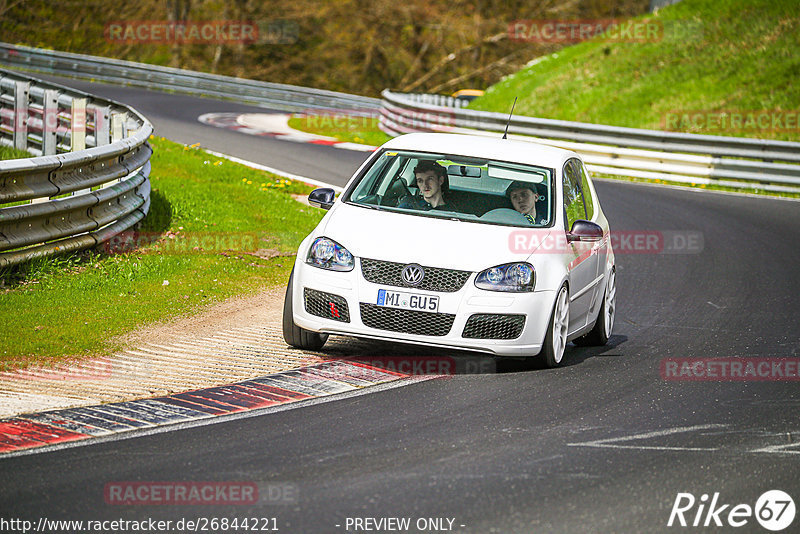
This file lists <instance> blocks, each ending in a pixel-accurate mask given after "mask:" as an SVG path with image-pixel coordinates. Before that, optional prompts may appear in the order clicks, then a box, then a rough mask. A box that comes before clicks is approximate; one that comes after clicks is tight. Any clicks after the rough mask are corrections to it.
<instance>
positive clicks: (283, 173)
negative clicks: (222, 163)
mask: <svg viewBox="0 0 800 534" xmlns="http://www.w3.org/2000/svg"><path fill="white" fill-rule="evenodd" d="M204 150H205V149H204ZM205 152H206V153H208V154H211V155H212V156H216V157H218V158H223V159H227V160H228V161H233V162H234V163H239V164H241V165H244V166H245V167H250V168H251V169H258V170H260V171H267V172H271V173H272V174H277V175H278V176H282V177H284V178H288V179H290V180H297V181H299V182H305V183H307V184H311V185H320V186H324V187H330V188H331V189H333V190H334V191H336V192H337V193H341V192H342V191H344V188H342V187H340V186H338V185H333V184H328V183H325V182H321V181H319V180H314V179H313V178H308V177H306V176H298V175H296V174H292V173H289V172H286V171H282V170H280V169H275V168H273V167H267V166H266V165H261V164H260V163H255V162H252V161H247V160H245V159H241V158H237V157H235V156H229V155H228V154H223V153H222V152H215V151H213V150H205Z"/></svg>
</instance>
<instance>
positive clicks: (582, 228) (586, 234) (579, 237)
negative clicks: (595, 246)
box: [567, 219, 603, 243]
mask: <svg viewBox="0 0 800 534" xmlns="http://www.w3.org/2000/svg"><path fill="white" fill-rule="evenodd" d="M601 239H603V229H602V228H601V227H600V225H599V224H597V223H593V222H591V221H585V220H583V219H578V220H577V221H575V222H574V223H572V229H571V230H570V231H569V232H568V233H567V242H569V243H572V242H573V241H600V240H601Z"/></svg>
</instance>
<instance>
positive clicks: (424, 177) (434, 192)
mask: <svg viewBox="0 0 800 534" xmlns="http://www.w3.org/2000/svg"><path fill="white" fill-rule="evenodd" d="M416 177H417V187H419V191H420V193H422V196H423V197H424V198H425V200H429V199H433V198H436V197H437V196H438V195H439V193H440V192H441V191H442V183H443V182H444V176H437V175H436V172H435V171H425V172H420V173H417V175H416Z"/></svg>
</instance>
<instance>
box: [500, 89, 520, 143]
mask: <svg viewBox="0 0 800 534" xmlns="http://www.w3.org/2000/svg"><path fill="white" fill-rule="evenodd" d="M516 105H517V97H516V96H515V97H514V103H513V104H511V113H509V114H508V120H507V121H506V131H505V132H503V139H508V123H510V122H511V115H512V114H513V113H514V106H516Z"/></svg>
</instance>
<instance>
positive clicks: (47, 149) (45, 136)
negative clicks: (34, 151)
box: [42, 89, 58, 156]
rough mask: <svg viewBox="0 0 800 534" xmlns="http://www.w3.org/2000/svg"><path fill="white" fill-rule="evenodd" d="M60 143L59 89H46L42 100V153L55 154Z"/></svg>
mask: <svg viewBox="0 0 800 534" xmlns="http://www.w3.org/2000/svg"><path fill="white" fill-rule="evenodd" d="M57 145H58V91H56V90H55V89H45V91H44V102H42V155H43V156H53V155H55V153H56V147H57Z"/></svg>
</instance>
